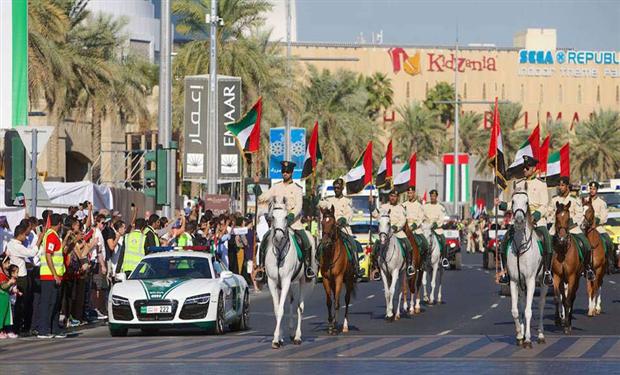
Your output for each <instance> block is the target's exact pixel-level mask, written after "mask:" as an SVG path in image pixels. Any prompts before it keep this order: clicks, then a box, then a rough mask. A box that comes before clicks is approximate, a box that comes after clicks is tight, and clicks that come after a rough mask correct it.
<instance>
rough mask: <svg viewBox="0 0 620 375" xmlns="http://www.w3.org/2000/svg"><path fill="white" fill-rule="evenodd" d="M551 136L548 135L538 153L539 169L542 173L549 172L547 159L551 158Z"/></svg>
mask: <svg viewBox="0 0 620 375" xmlns="http://www.w3.org/2000/svg"><path fill="white" fill-rule="evenodd" d="M550 140H551V138H549V136H547V138H545V140H544V141H543V143H542V145H541V146H540V153H539V154H538V167H537V168H538V171H539V172H540V174H541V175H546V174H547V159H548V158H549V141H550Z"/></svg>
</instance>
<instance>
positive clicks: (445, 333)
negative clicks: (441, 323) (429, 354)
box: [437, 329, 452, 336]
mask: <svg viewBox="0 0 620 375" xmlns="http://www.w3.org/2000/svg"><path fill="white" fill-rule="evenodd" d="M450 332H452V330H451V329H449V330H447V331H443V332H439V333H438V334H437V336H443V335H447V334H448V333H450Z"/></svg>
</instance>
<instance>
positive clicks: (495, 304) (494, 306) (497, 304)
mask: <svg viewBox="0 0 620 375" xmlns="http://www.w3.org/2000/svg"><path fill="white" fill-rule="evenodd" d="M497 306H499V303H494V304H492V305H491V308H492V309H494V308H496V307H497Z"/></svg>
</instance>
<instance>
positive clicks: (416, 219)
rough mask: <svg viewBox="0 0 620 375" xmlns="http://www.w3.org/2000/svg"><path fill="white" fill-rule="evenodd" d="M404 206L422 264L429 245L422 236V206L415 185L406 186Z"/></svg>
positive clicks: (425, 258)
mask: <svg viewBox="0 0 620 375" xmlns="http://www.w3.org/2000/svg"><path fill="white" fill-rule="evenodd" d="M403 207H404V208H405V215H406V217H407V224H409V226H410V227H411V231H412V232H413V237H414V238H415V241H416V243H417V244H418V248H419V249H420V257H421V258H422V264H426V261H427V260H428V259H427V255H428V252H429V251H428V250H429V245H428V240H427V239H426V237H424V232H423V231H422V223H424V208H423V207H422V203H420V201H419V200H418V197H417V195H416V192H415V186H409V187H408V188H407V201H406V202H405V203H403Z"/></svg>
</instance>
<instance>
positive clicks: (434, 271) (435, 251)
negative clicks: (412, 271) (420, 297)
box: [422, 224, 444, 305]
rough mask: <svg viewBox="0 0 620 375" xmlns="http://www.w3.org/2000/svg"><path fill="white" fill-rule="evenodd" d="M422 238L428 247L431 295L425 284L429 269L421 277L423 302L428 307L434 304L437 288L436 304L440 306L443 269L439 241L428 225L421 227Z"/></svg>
mask: <svg viewBox="0 0 620 375" xmlns="http://www.w3.org/2000/svg"><path fill="white" fill-rule="evenodd" d="M422 230H423V231H424V236H425V237H426V238H427V239H428V243H429V246H430V262H429V265H430V271H431V293H430V295H429V294H428V292H427V289H426V283H427V278H428V273H429V269H425V270H424V274H423V276H422V288H423V289H424V302H426V303H427V304H429V305H433V304H434V303H435V287H437V303H438V304H441V287H442V280H443V272H444V269H443V267H442V266H441V251H440V249H439V240H438V239H437V237H436V236H435V234H433V231H432V230H431V226H430V224H424V225H423V226H422Z"/></svg>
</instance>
